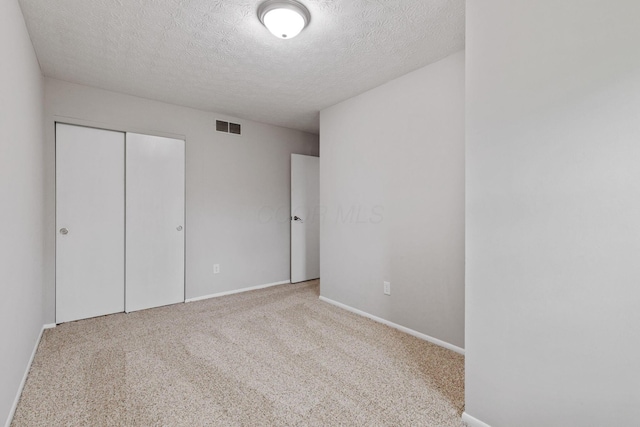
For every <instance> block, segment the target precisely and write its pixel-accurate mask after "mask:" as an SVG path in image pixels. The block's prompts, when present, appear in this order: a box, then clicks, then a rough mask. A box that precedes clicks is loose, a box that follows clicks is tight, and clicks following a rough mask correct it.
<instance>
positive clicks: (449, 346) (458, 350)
mask: <svg viewBox="0 0 640 427" xmlns="http://www.w3.org/2000/svg"><path fill="white" fill-rule="evenodd" d="M320 301H324V302H326V303H329V304H331V305H335V306H336V307H340V308H342V309H344V310H347V311H350V312H352V313H355V314H358V315H360V316H364V317H367V318H369V319H371V320H374V321H376V322H378V323H382V324H383V325H387V326H390V327H392V328H394V329H397V330H399V331H402V332H404V333H405V334H409V335H413V336H414V337H416V338H420V339H421V340H425V341H429V342H430V343H432V344H435V345H439V346H440V347H444V348H446V349H449V350H451V351H455V352H456V353H459V354H462V355H464V349H463V348H460V347H458V346H455V345H453V344H449V343H448V342H445V341H442V340H439V339H438V338H434V337H431V336H429V335H426V334H423V333H421V332H418V331H414V330H413V329H409V328H407V327H405V326H401V325H398V324H395V323H393V322H389V321H388V320H385V319H383V318H381V317H377V316H374V315H373V314H369V313H367V312H364V311H362V310H358V309H357V308H353V307H350V306H348V305H346V304H342V303H341V302H337V301H333V300H330V299H329V298H325V297H323V296H320Z"/></svg>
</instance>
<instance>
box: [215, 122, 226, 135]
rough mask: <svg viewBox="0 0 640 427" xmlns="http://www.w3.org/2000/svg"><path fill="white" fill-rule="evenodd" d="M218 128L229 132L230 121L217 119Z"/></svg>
mask: <svg viewBox="0 0 640 427" xmlns="http://www.w3.org/2000/svg"><path fill="white" fill-rule="evenodd" d="M216 130H217V131H218V132H229V122H223V121H222V120H216Z"/></svg>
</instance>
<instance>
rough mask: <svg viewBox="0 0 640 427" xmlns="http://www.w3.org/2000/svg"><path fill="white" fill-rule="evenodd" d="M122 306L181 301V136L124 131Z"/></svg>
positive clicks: (130, 307) (131, 308) (137, 307)
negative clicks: (124, 293) (124, 266)
mask: <svg viewBox="0 0 640 427" xmlns="http://www.w3.org/2000/svg"><path fill="white" fill-rule="evenodd" d="M126 153H127V158H126V170H127V187H126V212H127V214H126V242H127V243H126V248H127V249H126V260H127V272H126V284H127V286H126V311H127V312H130V311H135V310H142V309H145V308H151V307H159V306H162V305H168V304H174V303H178V302H182V301H184V202H185V200H184V141H182V140H177V139H169V138H161V137H156V136H148V135H140V134H135V133H127V143H126Z"/></svg>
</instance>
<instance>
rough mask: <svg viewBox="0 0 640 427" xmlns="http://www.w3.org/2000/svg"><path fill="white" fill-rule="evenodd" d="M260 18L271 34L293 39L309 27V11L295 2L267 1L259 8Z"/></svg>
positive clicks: (287, 0)
mask: <svg viewBox="0 0 640 427" xmlns="http://www.w3.org/2000/svg"><path fill="white" fill-rule="evenodd" d="M258 18H260V22H262V23H263V24H264V26H265V27H267V29H268V30H269V31H271V34H273V35H274V36H276V37H278V38H281V39H292V38H294V37H295V36H297V35H298V34H300V31H302V30H304V28H305V27H306V26H307V25H309V21H311V14H310V13H309V9H307V8H306V7H304V5H303V4H302V3H299V2H297V1H295V0H267V1H265V2H264V3H262V4H261V5H260V6H259V7H258Z"/></svg>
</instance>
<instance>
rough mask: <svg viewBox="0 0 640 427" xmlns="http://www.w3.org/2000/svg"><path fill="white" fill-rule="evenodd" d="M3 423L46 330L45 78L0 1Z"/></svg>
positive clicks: (15, 14) (15, 17)
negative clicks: (44, 262)
mask: <svg viewBox="0 0 640 427" xmlns="http://www.w3.org/2000/svg"><path fill="white" fill-rule="evenodd" d="M0 52H2V65H0V204H1V208H0V224H2V231H1V232H0V343H1V344H0V348H2V350H0V425H4V423H5V420H6V419H7V418H8V416H9V412H10V410H11V406H12V405H13V402H14V399H15V397H16V393H17V391H18V387H19V384H20V381H21V380H22V376H23V375H24V373H25V370H26V368H27V364H28V362H29V358H30V356H31V353H32V351H33V349H34V347H35V345H36V340H37V338H38V336H39V333H40V330H41V328H42V323H43V322H42V257H43V252H42V237H43V234H42V223H43V197H44V196H43V174H42V162H43V147H44V145H43V134H42V100H43V79H42V75H41V73H40V67H39V66H38V61H37V60H36V57H35V53H34V51H33V47H32V46H31V41H30V39H29V34H27V30H26V27H25V24H24V20H23V18H22V13H21V12H20V8H19V6H18V3H17V1H15V0H8V1H2V2H0Z"/></svg>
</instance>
